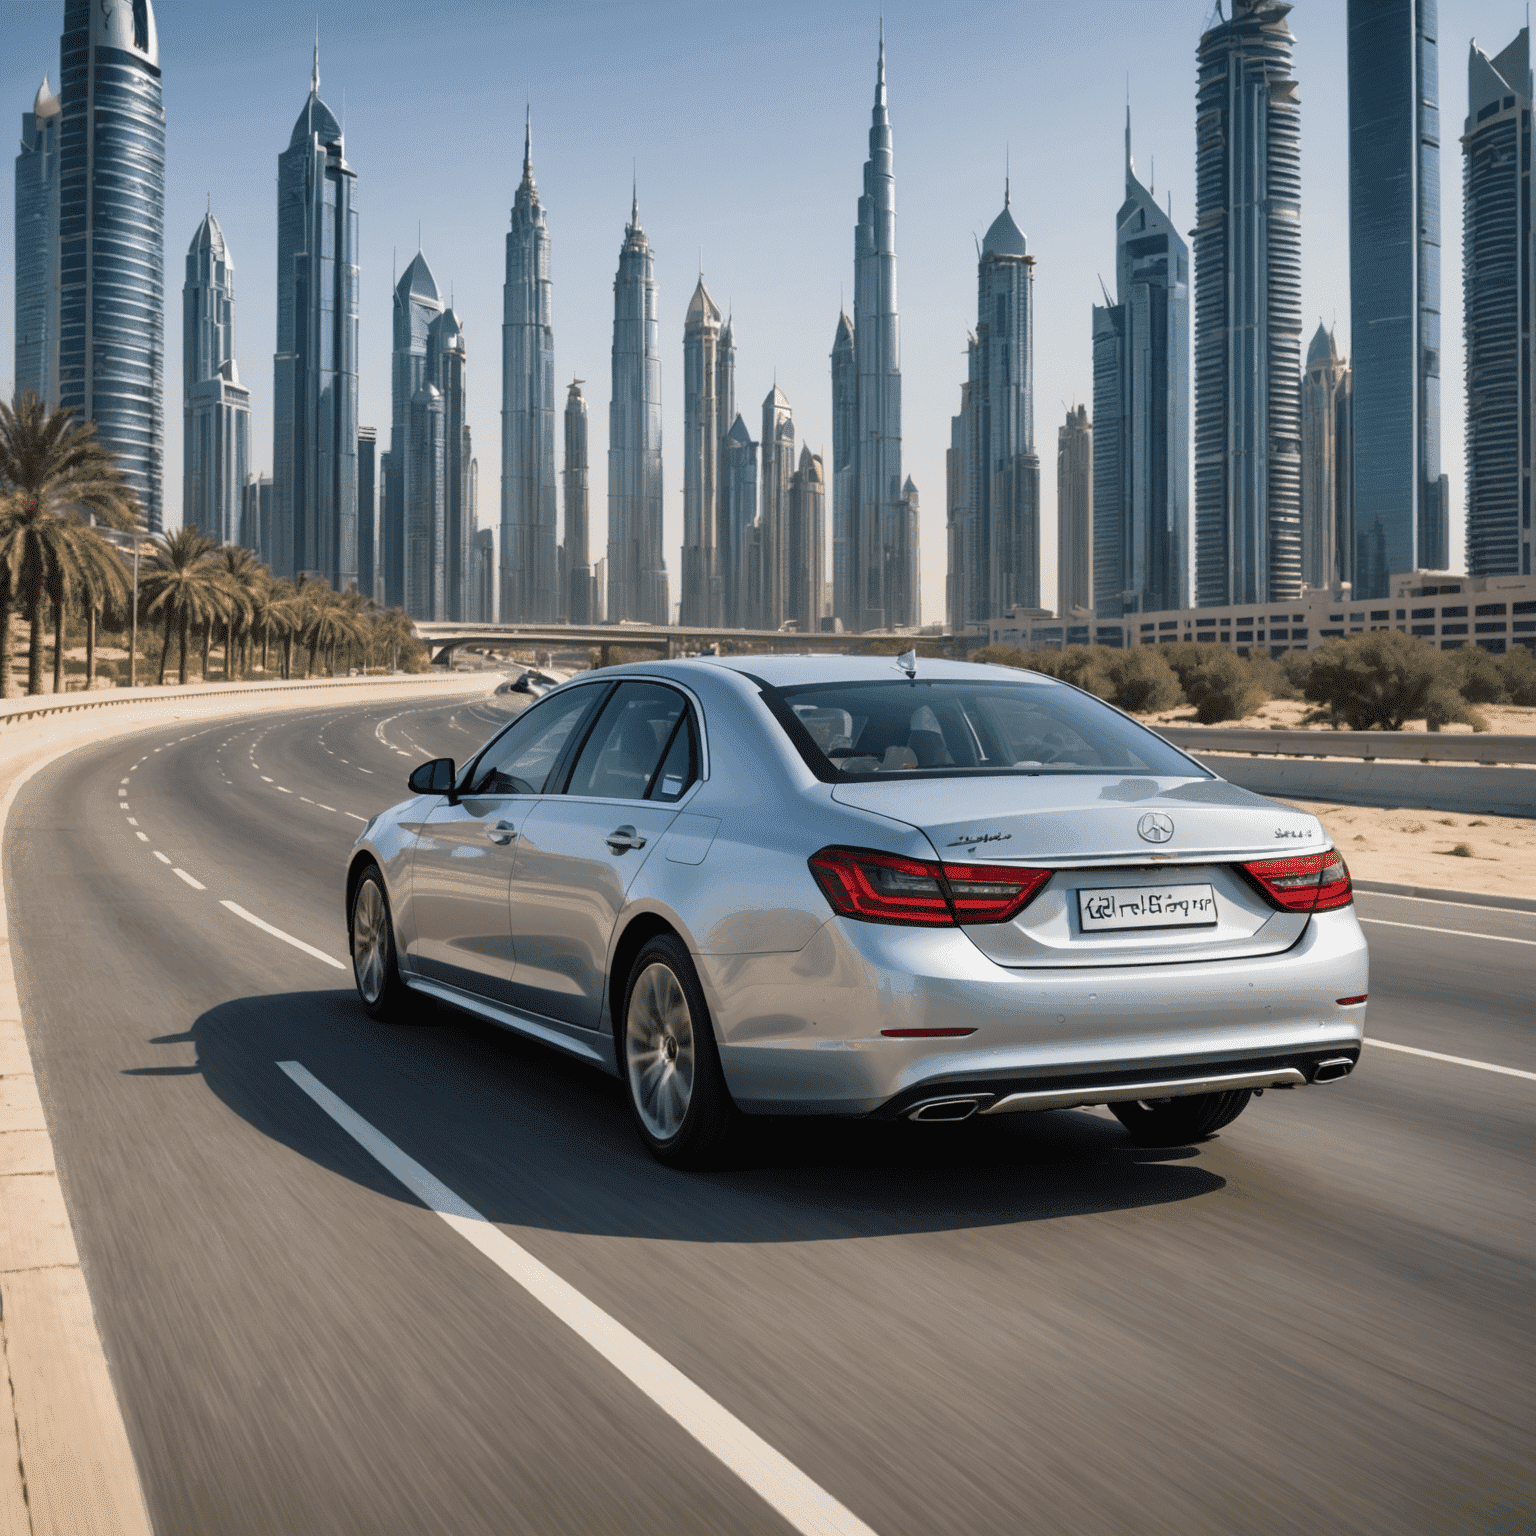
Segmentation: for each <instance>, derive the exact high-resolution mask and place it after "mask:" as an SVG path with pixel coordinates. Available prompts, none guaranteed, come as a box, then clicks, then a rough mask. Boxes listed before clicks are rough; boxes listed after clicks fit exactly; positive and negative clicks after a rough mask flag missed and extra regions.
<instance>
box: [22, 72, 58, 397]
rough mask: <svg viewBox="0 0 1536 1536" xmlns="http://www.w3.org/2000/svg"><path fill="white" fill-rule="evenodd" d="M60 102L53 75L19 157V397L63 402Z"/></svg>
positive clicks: (25, 126) (25, 117)
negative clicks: (34, 396) (60, 343)
mask: <svg viewBox="0 0 1536 1536" xmlns="http://www.w3.org/2000/svg"><path fill="white" fill-rule="evenodd" d="M61 126H62V114H61V111H60V107H59V98H58V97H57V96H55V95H54V94H53V92H52V91H51V90H49V89H48V76H47V75H44V76H43V83H42V84H41V85H40V86H38V88H37V95H36V96H35V97H34V98H33V101H32V110H31V111H30V112H23V113H22V114H21V150H20V152H19V153H18V154H17V156H16V393H17V394H18V395H24V394H27V393H28V392H29V391H30V392H31V393H32V394H34V395H36V396H37V397H38V398H39V399H40V400H41V401H42V402H43V404H44V405H45V406H47V407H48V408H49V409H50V410H51V409H52V408H53V407H54V406H56V405H57V404H58V403H59V130H60V128H61Z"/></svg>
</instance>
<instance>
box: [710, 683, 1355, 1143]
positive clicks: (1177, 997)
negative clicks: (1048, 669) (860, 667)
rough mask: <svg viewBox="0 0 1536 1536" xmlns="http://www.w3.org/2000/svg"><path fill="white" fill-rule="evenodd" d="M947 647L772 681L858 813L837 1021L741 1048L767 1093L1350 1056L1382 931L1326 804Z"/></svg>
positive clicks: (1041, 1082)
mask: <svg viewBox="0 0 1536 1536" xmlns="http://www.w3.org/2000/svg"><path fill="white" fill-rule="evenodd" d="M928 670H930V671H931V672H932V674H933V675H932V677H931V678H930V679H927V680H924V681H921V682H920V680H919V679H917V678H908V679H906V680H905V681H901V680H897V681H895V683H894V686H893V685H892V680H891V679H889V678H881V677H879V676H876V678H875V679H874V680H873V682H872V683H867V684H866V683H865V682H864V681H863V680H862V679H859V678H854V679H850V680H845V681H839V682H833V683H830V684H810V685H801V686H789V687H779V688H772V689H769V690H766V691H765V701H766V702H767V704H768V705H769V708H770V710H771V711H772V712H773V714H774V715H775V717H776V718H777V719H778V720H779V722H780V725H781V727H782V728H783V729H785V730H786V731H787V732H788V734H789V735H790V736H791V739H792V740H794V741H795V743H796V745H797V746H798V747H799V748H800V749H801V752H802V755H803V756H804V757H805V759H806V761H807V763H808V765H809V766H811V768H812V770H813V771H814V772H815V773H816V776H817V778H818V779H819V780H820V782H821V783H822V784H823V785H826V786H827V789H825V790H823V791H821V792H822V793H828V792H829V793H830V798H831V800H832V802H833V804H834V805H837V806H843V807H846V808H847V810H848V812H849V813H850V825H852V824H853V818H854V817H857V818H858V822H857V825H858V827H859V829H860V831H859V833H858V834H857V836H856V837H852V838H850V839H849V840H848V841H846V842H836V843H827V844H824V845H823V846H821V847H819V848H817V849H816V850H815V851H814V852H813V853H812V854H811V856H810V858H809V859H808V868H809V870H810V874H811V877H812V879H813V880H814V881H815V883H816V886H817V888H818V889H819V891H820V893H821V895H822V897H823V900H824V901H825V904H826V910H827V912H828V921H827V922H826V924H825V925H824V927H823V929H822V930H821V931H820V932H819V933H818V935H817V937H816V939H815V940H814V941H813V943H812V945H810V946H808V947H807V948H808V952H807V953H806V954H805V955H802V956H801V957H799V965H798V967H797V969H798V970H799V971H800V973H801V974H803V975H805V976H806V977H807V978H808V981H809V985H810V988H811V996H810V997H809V998H808V1000H807V1003H806V1007H807V1009H808V1010H809V1011H810V1012H811V1013H813V1014H814V1015H815V1029H814V1032H813V1033H814V1036H815V1038H814V1040H811V1041H806V1042H804V1043H803V1044H801V1043H797V1042H795V1041H792V1040H788V1039H779V1040H777V1041H776V1042H775V1048H774V1049H773V1051H772V1052H771V1055H772V1057H773V1058H774V1059H773V1060H772V1061H771V1062H770V1061H769V1059H768V1056H769V1054H770V1053H765V1052H754V1051H753V1050H752V1048H751V1047H750V1046H748V1047H746V1048H745V1049H742V1050H740V1051H735V1052H732V1053H731V1054H732V1056H733V1058H734V1059H733V1060H732V1062H731V1069H734V1070H732V1071H731V1080H732V1087H733V1091H738V1089H737V1083H738V1076H739V1077H740V1078H741V1085H740V1090H739V1091H740V1092H741V1093H742V1096H743V1097H744V1098H745V1099H746V1100H747V1101H748V1107H752V1103H753V1102H755V1101H756V1100H757V1099H758V1098H759V1097H765V1098H766V1097H771V1096H772V1094H771V1090H770V1086H769V1080H770V1077H771V1076H774V1075H777V1076H778V1077H779V1078H780V1079H781V1080H783V1079H784V1078H786V1077H787V1078H788V1079H790V1080H792V1081H793V1082H794V1083H795V1084H797V1086H796V1088H795V1089H794V1091H793V1092H792V1093H791V1094H790V1097H791V1098H793V1099H794V1100H795V1107H798V1108H802V1109H814V1108H823V1109H825V1110H832V1111H841V1112H852V1113H870V1112H878V1113H881V1114H889V1115H909V1116H912V1117H914V1118H963V1117H965V1116H968V1115H970V1114H972V1113H978V1112H979V1113H1000V1112H1007V1111H1011V1110H1016V1109H1031V1108H1052V1107H1061V1106H1064V1105H1068V1104H1086V1103H1115V1102H1117V1101H1120V1100H1125V1099H1145V1100H1158V1099H1163V1098H1168V1097H1177V1096H1182V1095H1193V1094H1198V1093H1217V1092H1224V1091H1228V1090H1229V1089H1234V1088H1239V1087H1240V1088H1243V1089H1251V1088H1285V1087H1294V1086H1300V1085H1302V1084H1304V1083H1313V1082H1322V1081H1328V1080H1332V1079H1334V1078H1336V1077H1339V1076H1342V1075H1344V1074H1346V1073H1347V1072H1348V1071H1350V1070H1351V1069H1352V1067H1353V1065H1354V1063H1355V1061H1356V1060H1357V1058H1358V1055H1359V1048H1360V1043H1361V1036H1362V1030H1363V1013H1364V1006H1363V1005H1364V1001H1365V994H1366V991H1367V982H1366V976H1367V956H1366V948H1365V942H1364V938H1363V936H1362V934H1361V931H1360V927H1359V924H1358V922H1357V921H1356V919H1355V916H1354V911H1353V907H1352V904H1351V890H1350V882H1349V877H1348V871H1347V869H1346V868H1345V866H1344V864H1343V861H1342V859H1341V858H1340V856H1339V855H1338V853H1337V851H1336V850H1334V849H1333V848H1332V847H1331V845H1330V843H1329V841H1328V838H1327V835H1326V833H1325V832H1324V831H1323V828H1322V827H1321V825H1320V824H1319V823H1318V822H1317V821H1316V819H1315V818H1314V817H1311V816H1308V815H1305V814H1303V813H1300V812H1298V811H1295V810H1293V809H1291V808H1289V807H1286V806H1282V805H1277V804H1275V803H1273V802H1270V801H1267V800H1264V799H1262V798H1261V797H1259V796H1256V795H1252V794H1250V793H1248V792H1247V791H1245V790H1242V789H1239V788H1237V787H1236V786H1234V785H1231V784H1228V783H1226V782H1224V781H1222V780H1220V779H1217V778H1215V777H1214V776H1212V775H1211V774H1209V773H1207V772H1206V770H1204V769H1203V768H1201V767H1200V766H1199V765H1197V764H1195V763H1194V762H1193V761H1191V760H1190V759H1188V758H1185V757H1184V756H1183V754H1181V753H1179V752H1177V751H1176V750H1175V749H1174V748H1172V747H1170V746H1169V745H1168V744H1167V743H1165V742H1163V741H1162V740H1161V739H1160V738H1158V737H1156V736H1154V735H1153V734H1152V733H1151V732H1148V731H1146V730H1144V729H1143V728H1142V727H1140V726H1138V725H1136V724H1135V722H1133V721H1130V720H1129V719H1127V718H1126V717H1125V716H1122V715H1120V714H1119V713H1118V712H1117V711H1114V710H1112V709H1110V708H1109V707H1108V706H1106V705H1104V704H1102V703H1101V702H1100V701H1098V700H1095V699H1091V698H1089V697H1087V696H1085V695H1083V694H1081V693H1079V692H1078V691H1077V690H1075V689H1069V688H1066V687H1064V686H1063V685H1060V684H1056V683H1052V682H1050V681H1049V680H1046V679H1036V678H1032V677H1030V676H1029V675H1028V674H1025V675H1024V676H1023V677H1022V678H1018V679H1017V680H1015V678H1013V677H1006V676H1005V677H1004V678H1001V679H1000V678H999V677H998V670H997V669H991V668H985V669H984V668H973V667H960V666H955V665H950V666H947V667H946V666H940V667H933V668H930V669H928ZM994 706H997V707H994ZM850 761H851V762H853V763H854V764H855V765H856V766H855V768H854V771H852V772H849V771H847V765H848V764H849V763H850ZM813 793H814V792H813ZM871 816H874V817H878V818H881V819H882V820H884V821H886V822H888V823H889V824H890V825H891V828H892V832H893V833H895V832H896V830H897V829H898V828H899V829H900V831H901V834H902V835H901V836H893V837H891V838H890V839H885V840H882V839H875V838H871V837H870V836H869V833H868V828H869V825H870V818H871ZM880 842H883V846H875V844H876V843H880ZM778 1005H779V1006H781V1007H782V997H780V998H779V1000H778ZM750 1006H751V1005H750V1004H749V1005H748V1007H749V1008H750ZM731 1033H735V1031H732V1032H731ZM744 1034H745V1035H747V1036H751V1035H752V1034H753V1030H752V1028H751V1027H750V1026H749V1027H748V1028H747V1029H746V1030H745V1031H744ZM728 1038H729V1035H728ZM737 1038H738V1039H739V1038H742V1034H737ZM758 1038H764V1039H766V1036H764V1035H763V1034H762V1033H761V1031H759V1034H758ZM785 1107H788V1106H785Z"/></svg>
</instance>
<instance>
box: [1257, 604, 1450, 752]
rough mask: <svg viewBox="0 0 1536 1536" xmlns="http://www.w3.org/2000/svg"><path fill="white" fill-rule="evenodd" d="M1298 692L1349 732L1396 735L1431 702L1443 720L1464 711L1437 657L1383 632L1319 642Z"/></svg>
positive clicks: (1410, 639) (1414, 640)
mask: <svg viewBox="0 0 1536 1536" xmlns="http://www.w3.org/2000/svg"><path fill="white" fill-rule="evenodd" d="M1287 671H1289V668H1287ZM1303 687H1304V691H1305V695H1306V697H1307V698H1308V699H1309V700H1311V702H1312V703H1314V704H1322V705H1326V706H1327V707H1328V709H1330V710H1331V711H1332V712H1333V713H1334V714H1335V715H1336V716H1338V717H1340V718H1341V719H1342V720H1343V721H1344V723H1345V724H1346V725H1348V726H1349V728H1350V729H1351V730H1352V731H1368V730H1371V729H1372V728H1377V729H1380V730H1384V731H1400V730H1402V728H1403V722H1404V721H1405V720H1419V719H1425V720H1427V719H1428V718H1429V711H1430V706H1431V701H1432V700H1433V701H1434V709H1435V711H1436V713H1438V714H1444V715H1445V717H1446V720H1449V719H1457V718H1461V716H1459V715H1458V714H1457V713H1456V711H1457V710H1465V709H1466V705H1465V703H1463V702H1462V701H1461V699H1460V695H1458V694H1457V693H1456V692H1455V690H1454V687H1453V686H1452V684H1451V682H1450V678H1449V672H1448V669H1447V666H1446V661H1445V658H1444V657H1443V656H1442V654H1441V652H1439V651H1437V650H1435V649H1434V648H1433V647H1432V646H1430V645H1428V644H1426V643H1425V642H1424V641H1423V640H1421V639H1419V638H1418V637H1417V636H1409V635H1404V634H1400V633H1398V632H1397V631H1396V630H1389V629H1378V630H1373V631H1372V632H1371V633H1370V634H1365V635H1351V636H1350V637H1349V638H1348V639H1347V640H1343V639H1340V640H1328V641H1326V642H1324V644H1323V647H1322V649H1321V650H1317V651H1313V652H1312V654H1311V657H1310V658H1309V664H1308V666H1307V668H1306V672H1305V679H1304V683H1303ZM1453 701H1454V702H1453ZM1442 723H1444V722H1442Z"/></svg>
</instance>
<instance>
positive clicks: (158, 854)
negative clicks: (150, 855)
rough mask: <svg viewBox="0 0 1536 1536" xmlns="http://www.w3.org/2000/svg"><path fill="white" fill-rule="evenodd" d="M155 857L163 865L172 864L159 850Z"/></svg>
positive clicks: (156, 851)
mask: <svg viewBox="0 0 1536 1536" xmlns="http://www.w3.org/2000/svg"><path fill="white" fill-rule="evenodd" d="M155 857H156V858H157V859H159V860H160V862H161V863H162V864H169V863H170V862H171V861H170V860H169V859H168V858H166V856H165V855H164V854H163V853H161V852H160V850H159V849H158V848H156V849H155Z"/></svg>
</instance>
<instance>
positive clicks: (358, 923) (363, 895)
mask: <svg viewBox="0 0 1536 1536" xmlns="http://www.w3.org/2000/svg"><path fill="white" fill-rule="evenodd" d="M350 927H351V934H352V941H351V942H352V979H353V981H354V982H356V984H357V995H358V997H359V999H360V1000H361V1001H362V1005H363V1009H364V1011H365V1012H366V1013H367V1015H368V1017H369V1018H370V1019H378V1020H379V1021H380V1022H381V1023H388V1024H401V1023H409V1022H412V1021H413V1020H414V1019H416V1018H418V1017H420V1010H418V1009H417V1008H416V1007H415V1006H414V1004H413V1002H412V1000H411V995H410V990H409V988H407V986H406V985H405V983H404V982H403V981H402V980H401V979H400V967H399V965H398V964H397V963H396V959H395V924H394V919H393V917H392V916H391V915H390V910H389V893H388V892H387V891H386V890H385V889H384V876H383V874H382V873H381V872H380V870H379V868H378V866H377V865H370V866H369V868H367V869H366V870H364V871H363V875H362V878H361V879H360V880H359V881H358V882H357V889H356V890H354V891H353V892H352V922H351V925H350Z"/></svg>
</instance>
